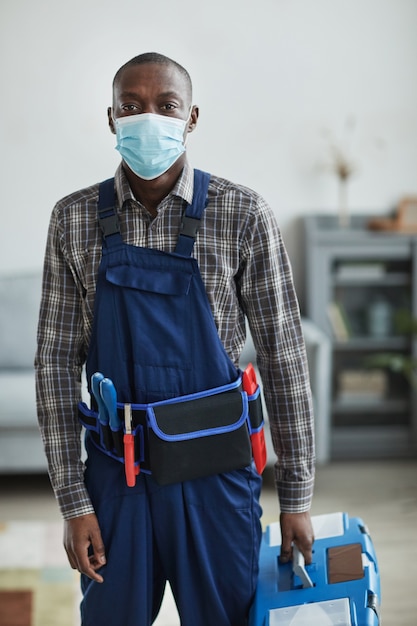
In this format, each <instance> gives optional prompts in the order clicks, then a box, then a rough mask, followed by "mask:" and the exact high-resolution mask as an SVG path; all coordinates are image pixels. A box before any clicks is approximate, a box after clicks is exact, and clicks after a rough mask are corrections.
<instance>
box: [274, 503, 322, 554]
mask: <svg viewBox="0 0 417 626" xmlns="http://www.w3.org/2000/svg"><path fill="white" fill-rule="evenodd" d="M280 522H281V537H282V543H281V556H280V561H281V563H288V561H290V560H291V558H292V547H291V544H292V543H295V545H296V546H297V548H298V549H299V551H300V552H301V554H303V556H304V560H305V563H306V565H309V564H310V563H311V558H312V547H313V542H314V532H313V526H312V523H311V518H310V513H308V512H307V513H281V515H280Z"/></svg>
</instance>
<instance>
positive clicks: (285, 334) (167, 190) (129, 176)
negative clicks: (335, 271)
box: [36, 53, 314, 626]
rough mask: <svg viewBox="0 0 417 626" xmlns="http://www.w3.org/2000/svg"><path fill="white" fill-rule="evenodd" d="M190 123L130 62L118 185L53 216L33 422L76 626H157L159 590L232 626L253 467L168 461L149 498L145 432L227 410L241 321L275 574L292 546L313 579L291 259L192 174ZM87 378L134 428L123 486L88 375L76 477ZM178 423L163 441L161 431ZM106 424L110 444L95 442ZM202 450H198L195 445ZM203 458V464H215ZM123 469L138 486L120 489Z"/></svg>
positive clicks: (230, 198) (245, 207) (240, 588)
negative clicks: (267, 441)
mask: <svg viewBox="0 0 417 626" xmlns="http://www.w3.org/2000/svg"><path fill="white" fill-rule="evenodd" d="M198 115H199V110H198V107H196V106H195V105H192V87H191V80H190V77H189V75H188V73H187V72H186V70H185V69H184V68H182V67H181V66H180V65H178V64H177V63H176V62H174V61H172V60H171V59H168V58H167V57H165V56H162V55H159V54H156V53H148V54H144V55H140V56H138V57H135V58H134V59H132V60H131V61H129V62H128V63H126V64H125V65H124V66H122V67H121V68H120V70H119V71H118V72H117V74H116V76H115V79H114V83H113V105H112V107H111V108H109V110H108V118H109V125H110V129H111V131H112V132H113V133H115V134H116V138H117V149H118V150H119V152H120V154H121V156H122V162H121V165H120V166H119V168H118V170H117V172H116V175H115V179H114V183H113V181H110V182H108V183H107V185H101V186H100V192H99V186H98V185H93V186H92V187H89V188H87V189H84V190H81V191H79V192H76V193H74V194H72V195H70V196H68V197H67V198H64V199H63V200H61V201H60V202H58V204H57V205H56V207H55V208H54V211H53V213H52V217H51V223H50V228H49V234H48V241H47V247H46V254H45V265H44V283H43V295H42V304H41V311H40V319H39V329H38V351H37V356H36V370H37V398H38V415H39V423H40V427H41V431H42V435H43V439H44V444H45V450H46V455H47V457H48V461H49V470H50V476H51V482H52V485H53V488H54V491H55V494H56V497H57V499H58V502H59V505H60V508H61V511H62V514H63V517H64V519H65V537H64V543H65V548H66V551H67V554H68V558H69V561H70V564H71V566H72V567H73V568H75V569H78V570H79V571H80V572H81V574H82V589H83V593H84V597H83V602H82V605H81V613H82V620H83V621H82V623H83V625H84V626H98V624H106V626H129V625H131V626H145V625H148V624H151V623H152V621H153V620H154V619H155V617H156V615H157V613H158V610H159V607H160V603H161V599H162V596H163V591H164V587H165V582H166V580H169V581H170V584H171V587H172V590H173V594H174V597H175V600H176V603H177V607H178V611H179V614H180V617H181V623H182V624H183V626H204V625H210V626H223V625H224V626H226V625H233V626H239V625H243V624H245V623H246V619H247V614H248V610H249V607H250V603H251V600H252V597H253V593H254V589H255V585H256V577H257V572H258V565H257V563H258V554H259V544H260V538H261V527H260V521H259V518H260V514H261V510H260V507H259V494H260V486H261V479H260V476H259V475H258V473H257V472H256V469H255V468H254V465H253V463H252V464H250V462H249V464H246V466H245V467H242V466H241V461H238V460H236V461H235V465H236V467H235V465H233V463H234V461H233V459H232V458H230V464H231V467H230V471H229V470H227V471H223V470H222V469H216V468H221V467H223V465H222V463H224V462H229V458H228V457H229V449H227V452H226V453H225V454H221V455H217V456H219V457H221V458H219V459H218V460H213V463H214V465H213V468H212V469H211V470H210V469H209V471H202V470H201V467H200V465H199V463H200V459H199V458H198V457H199V456H200V452H197V453H196V454H195V455H194V457H193V460H192V461H190V464H191V466H192V468H191V469H192V471H191V473H190V479H188V474H187V472H188V469H187V470H186V472H185V475H184V476H183V475H182V474H181V469H180V468H179V466H180V465H181V464H182V462H183V461H184V460H186V461H187V463H188V461H189V459H188V458H185V457H187V454H183V453H181V454H180V455H179V456H178V460H177V462H173V463H172V464H171V466H170V467H171V468H172V476H171V477H170V476H169V473H170V467H168V470H166V471H165V475H164V476H163V477H162V478H161V479H159V478H158V476H159V474H160V472H161V467H160V463H161V465H163V464H164V462H165V461H166V459H167V458H168V457H169V456H170V454H171V451H172V450H173V447H172V446H171V447H170V446H169V444H168V445H167V446H166V447H165V448H164V452H163V453H161V454H160V455H159V457H158V458H159V461H156V460H155V459H156V458H157V456H155V455H156V454H157V453H156V452H155V449H159V448H158V445H159V444H160V443H161V441H162V439H163V438H164V436H163V435H161V437H162V439H158V437H155V436H154V435H155V432H159V434H161V433H160V431H159V430H158V428H159V427H158V424H157V425H156V426H155V424H154V425H153V426H152V429H154V430H153V431H152V432H151V428H150V426H149V424H150V423H151V422H152V424H153V421H152V420H154V421H155V420H156V422H157V421H158V416H157V414H158V407H159V408H160V405H163V406H165V408H166V410H168V411H171V410H175V406H176V407H178V406H180V408H181V407H183V406H184V405H181V404H180V405H178V404H174V405H173V404H172V402H174V403H176V402H177V401H179V402H180V403H181V402H183V400H184V398H188V395H190V394H191V395H190V397H191V398H196V402H203V401H204V402H205V404H204V406H203V405H202V404H198V405H196V406H199V407H200V406H202V408H201V410H200V409H198V410H196V411H195V412H194V413H193V418H192V419H193V420H200V421H201V420H202V419H203V418H202V417H201V415H202V413H204V411H206V410H207V406H208V407H210V406H212V407H214V406H215V404H214V403H215V402H218V401H220V403H223V402H225V401H226V402H231V400H230V399H231V398H238V400H237V402H238V404H239V402H241V400H240V398H241V397H243V396H242V394H241V391H240V386H239V385H240V378H239V372H238V371H237V369H236V368H237V364H238V361H239V355H240V352H241V350H242V347H243V344H244V340H245V316H246V318H247V319H248V321H249V325H250V327H251V331H252V335H253V339H254V343H255V346H256V349H257V359H258V365H259V369H260V371H261V375H262V379H263V383H264V389H265V398H266V403H267V407H268V412H269V418H270V422H271V430H272V435H273V441H274V445H275V449H276V452H277V456H278V463H277V466H276V481H277V489H278V495H279V499H280V505H281V524H282V535H283V543H282V559H283V560H289V559H290V558H291V544H292V542H295V543H296V544H297V545H298V546H299V548H300V549H301V551H302V552H303V553H304V555H305V558H306V562H307V563H309V562H310V561H311V548H312V542H313V532H312V527H311V521H310V517H309V512H308V511H309V508H310V503H311V497H312V489H313V476H314V470H313V463H314V454H313V434H312V433H313V426H312V411H311V397H310V389H309V381H308V373H307V362H306V355H305V349H304V344H303V339H302V333H301V327H300V319H299V311H298V304H297V300H296V297H295V294H294V288H293V284H292V277H291V271H290V267H289V263H288V259H287V255H286V252H285V249H284V246H283V243H282V241H281V238H280V234H279V231H278V228H277V226H276V224H275V220H274V217H273V215H272V212H271V210H270V209H269V207H268V206H267V205H266V204H265V202H264V201H263V199H262V198H261V197H260V196H258V195H257V194H256V193H255V192H253V191H251V190H249V189H246V188H244V187H241V186H238V185H234V184H232V183H230V182H229V181H226V180H224V179H221V178H218V177H216V176H211V177H209V176H208V175H205V174H204V173H201V172H198V171H196V172H195V173H193V170H192V168H191V167H190V165H189V163H188V161H187V158H186V152H185V142H186V137H187V134H188V133H190V132H192V131H193V130H194V129H195V127H196V125H197V120H198ZM206 205H207V206H206ZM185 207H188V208H187V209H186V211H185V212H184V209H185ZM193 211H194V212H193ZM85 363H87V368H86V369H87V377H88V382H89V389H90V391H91V392H94V385H93V382H90V381H93V379H94V376H93V375H94V374H96V373H97V372H101V373H102V375H104V376H105V377H106V378H108V379H111V380H112V381H113V383H114V384H115V388H116V392H117V395H118V400H119V401H120V402H122V403H123V406H124V407H125V411H126V410H127V415H128V419H127V422H126V432H127V433H128V432H129V429H130V425H131V424H132V428H133V430H134V432H135V434H136V463H135V465H134V466H133V465H132V466H131V467H130V470H129V464H128V455H127V452H126V450H127V449H126V448H125V451H124V452H123V444H122V439H121V438H120V437H121V436H122V433H123V432H124V429H123V427H122V426H121V425H120V424H119V425H118V424H117V420H118V419H120V410H121V405H119V414H115V412H114V411H113V412H112V410H111V402H110V405H109V404H108V402H107V405H106V406H107V409H109V406H110V412H109V411H107V421H106V406H104V409H103V404H101V405H100V401H101V402H103V398H104V391H103V389H104V388H105V383H104V382H103V381H102V376H100V375H99V379H100V380H99V383H100V392H99V393H96V403H95V402H94V400H93V403H92V409H91V411H88V410H87V409H86V408H85V407H84V409H82V411H81V413H82V414H83V415H84V418H83V419H84V422H83V423H84V424H85V425H86V426H87V429H88V430H87V436H86V448H87V453H88V458H87V461H86V468H84V465H83V463H82V462H81V460H80V425H79V422H78V411H77V405H78V403H79V399H80V378H81V370H82V367H83V365H84V364H85ZM96 375H97V374H96ZM213 389H214V390H215V392H214V393H215V395H211V394H212V393H213V392H212V390H213ZM225 390H226V393H225ZM235 392H236V393H237V395H236V393H235ZM93 395H94V394H93ZM207 397H208V401H206V400H207ZM178 399H179V400H178ZM107 400H108V398H107ZM107 400H106V401H107ZM216 406H217V405H216ZM228 406H229V405H228ZM239 406H240V405H239ZM132 407H133V409H134V411H133V413H134V416H133V418H132V417H131V414H130V413H129V411H131V410H132ZM230 410H231V409H230ZM239 411H240V409H239ZM239 411H238V412H239ZM229 412H230V411H229V410H227V411H223V413H222V410H220V409H219V410H218V411H217V410H214V409H213V410H212V415H211V416H209V417H210V420H212V419H213V418H214V416H216V419H217V418H218V419H220V417H219V415H220V414H222V416H223V417H224V416H225V419H227V414H228V413H229ZM239 414H240V413H239ZM109 415H110V422H109ZM144 415H145V416H146V417H144ZM170 415H171V414H170ZM172 415H173V413H172ZM172 415H171V419H170V420H168V424H172V423H174V427H175V424H176V423H177V420H176V419H174V418H173V417H172ZM179 415H180V416H181V415H182V414H181V413H180V414H179ZM112 419H113V420H115V423H116V426H114V424H113V427H109V424H110V426H111V425H112ZM178 419H179V420H181V417H179V418H178ZM190 423H191V425H192V423H193V422H192V421H191V422H190ZM245 428H246V426H245ZM202 430H204V428H203V429H202ZM154 431H155V432H154ZM220 432H221V428H220V430H219V433H220ZM237 432H241V430H239V431H238V430H236V431H235V434H236V433H237ZM245 432H246V431H245ZM203 434H204V433H203ZM229 434H230V433H229ZM119 435H120V437H119V439H117V437H118V436H119ZM109 436H110V438H113V439H111V441H110V443H109V441H108V440H107V439H106V437H109ZM176 436H177V435H174V437H171V439H174V438H175V437H176ZM179 436H180V435H178V437H179ZM193 436H194V435H193ZM230 436H232V434H230ZM166 439H169V437H168V436H167V437H166ZM209 439H211V438H210V437H201V438H200V439H198V440H194V441H195V443H196V445H198V446H199V445H200V444H201V445H202V446H204V444H205V443H206V442H207V441H208V440H209ZM156 440H158V442H159V443H157V444H155V445H156V446H157V447H156V448H155V449H154V448H152V446H153V443H152V442H155V441H156ZM212 440H213V439H212ZM216 440H217V439H216ZM218 440H219V442H220V441H224V440H223V439H221V437H220V436H219V437H218ZM126 441H127V439H126ZM163 443H164V442H163ZM120 445H121V446H122V448H120ZM187 445H189V444H187ZM191 445H194V443H192V444H191ZM219 445H221V443H219ZM118 446H119V447H118ZM236 447H237V448H239V447H241V446H236ZM243 447H244V446H243ZM182 449H183V448H182ZM188 449H189V448H187V450H188ZM201 449H202V450H203V448H201ZM198 450H200V448H198ZM240 453H241V450H238V451H237V454H238V455H239V454H240ZM204 454H206V453H205V452H202V453H201V457H203V456H204ZM191 456H193V455H191ZM124 457H125V458H124ZM209 457H210V458H209V462H210V463H211V457H216V454H212V451H211V452H210V454H209ZM230 457H233V454H232V449H230ZM174 458H175V457H174ZM201 462H202V461H201ZM217 462H218V463H219V465H216V463H217ZM124 464H125V469H126V472H127V473H128V472H129V471H130V479H128V480H130V484H131V485H132V484H133V483H134V485H133V486H127V485H126V480H125V473H124ZM139 465H140V471H139ZM194 470H195V473H194V474H193V472H194ZM138 471H139V474H138V475H136V474H137V472H138ZM177 472H179V473H177ZM132 474H134V476H133V477H132ZM177 476H178V477H179V478H177ZM170 478H171V479H172V480H170Z"/></svg>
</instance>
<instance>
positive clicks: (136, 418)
mask: <svg viewBox="0 0 417 626" xmlns="http://www.w3.org/2000/svg"><path fill="white" fill-rule="evenodd" d="M127 406H129V410H131V415H132V431H131V432H132V435H133V437H134V460H133V459H132V464H133V462H134V465H135V473H136V474H138V473H139V471H143V472H145V473H151V474H152V476H153V477H154V479H155V480H156V482H158V483H159V484H160V485H167V484H171V483H175V482H182V481H185V480H192V479H194V478H201V477H203V476H209V475H212V474H219V473H223V472H228V471H232V470H235V469H240V468H243V467H246V466H247V465H249V464H250V463H251V459H252V450H251V435H252V434H256V433H259V432H260V430H261V429H262V428H263V415H262V404H261V397H260V390H259V387H258V389H257V392H256V393H255V394H253V395H252V396H248V394H247V393H246V392H245V391H242V385H241V381H240V378H239V379H238V380H237V381H235V382H234V383H231V384H229V385H225V386H223V387H220V388H217V389H213V390H208V391H204V392H200V393H196V394H191V395H188V396H182V397H180V398H174V399H170V400H165V401H162V402H155V403H151V404H146V405H145V404H131V405H127ZM125 407H126V405H125V404H124V403H119V402H118V403H117V413H118V415H119V417H120V424H121V425H120V428H118V429H117V430H115V429H112V428H110V426H109V425H107V424H106V425H103V424H102V423H101V422H100V420H99V414H98V412H97V411H95V410H94V409H90V408H88V406H87V405H86V404H85V403H83V402H82V403H80V404H79V418H80V421H81V424H82V425H83V426H84V427H85V428H86V429H87V431H88V432H89V433H90V435H91V438H92V441H93V443H94V444H95V445H96V446H97V447H98V448H99V449H100V450H102V451H103V452H104V453H105V454H107V455H108V456H110V457H111V458H113V459H115V460H116V461H119V462H120V463H125V454H124V443H123V442H124V438H125V436H126V433H127V430H126V428H125V426H123V425H122V424H123V421H124V412H125ZM126 475H127V468H126Z"/></svg>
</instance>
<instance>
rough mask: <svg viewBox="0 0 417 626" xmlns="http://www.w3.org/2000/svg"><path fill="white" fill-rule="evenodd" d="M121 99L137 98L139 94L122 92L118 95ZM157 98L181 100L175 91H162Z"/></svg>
mask: <svg viewBox="0 0 417 626" xmlns="http://www.w3.org/2000/svg"><path fill="white" fill-rule="evenodd" d="M120 97H121V98H139V97H140V94H139V93H138V92H136V91H122V92H121V93H120ZM158 98H177V99H182V96H181V95H180V94H179V93H178V92H177V91H163V92H161V93H159V94H158Z"/></svg>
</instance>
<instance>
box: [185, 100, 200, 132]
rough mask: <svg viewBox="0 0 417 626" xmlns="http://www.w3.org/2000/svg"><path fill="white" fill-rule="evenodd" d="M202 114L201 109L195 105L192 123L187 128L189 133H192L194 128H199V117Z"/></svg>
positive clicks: (192, 111)
mask: <svg viewBox="0 0 417 626" xmlns="http://www.w3.org/2000/svg"><path fill="white" fill-rule="evenodd" d="M199 114H200V111H199V108H198V106H196V105H193V107H192V109H191V115H190V121H189V122H188V126H187V133H192V132H193V130H194V128H195V127H196V126H197V120H198V116H199Z"/></svg>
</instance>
